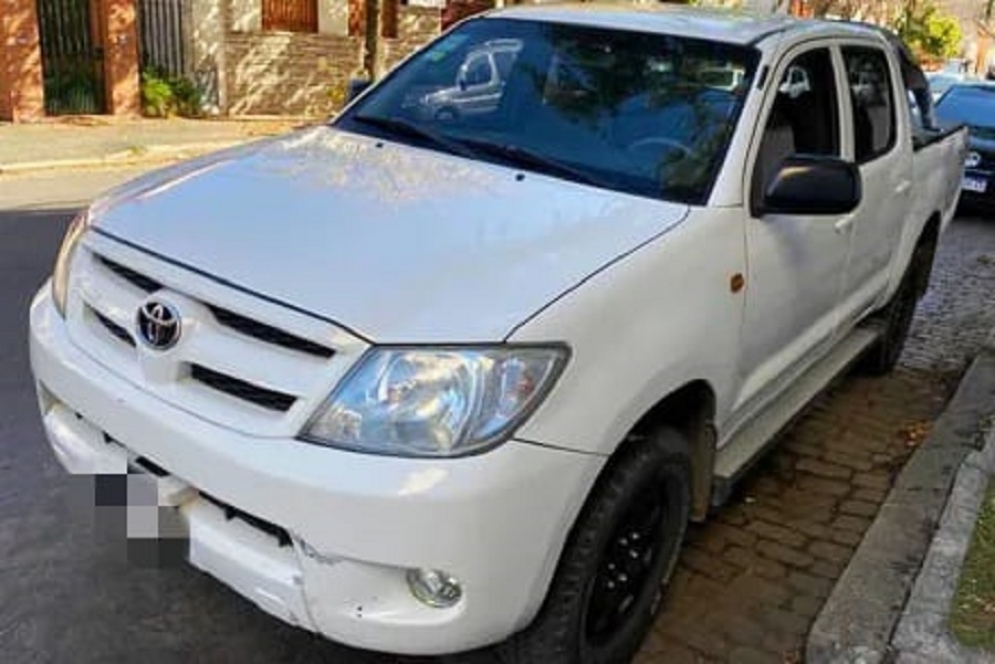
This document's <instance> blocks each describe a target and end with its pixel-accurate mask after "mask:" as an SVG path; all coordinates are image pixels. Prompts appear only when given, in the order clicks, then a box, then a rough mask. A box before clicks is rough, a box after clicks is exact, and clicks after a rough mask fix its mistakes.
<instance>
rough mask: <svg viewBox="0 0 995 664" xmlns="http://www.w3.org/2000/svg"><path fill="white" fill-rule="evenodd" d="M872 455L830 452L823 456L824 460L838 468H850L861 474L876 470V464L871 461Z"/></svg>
mask: <svg viewBox="0 0 995 664" xmlns="http://www.w3.org/2000/svg"><path fill="white" fill-rule="evenodd" d="M871 456H872V455H871V454H869V453H866V454H859V455H858V454H853V453H849V454H847V453H843V452H836V451H829V452H826V453H825V454H824V455H823V457H822V458H823V459H824V460H826V461H827V462H829V463H832V464H835V465H837V466H843V467H846V468H849V469H850V470H856V471H860V472H867V471H869V470H873V469H874V462H873V461H872V460H871Z"/></svg>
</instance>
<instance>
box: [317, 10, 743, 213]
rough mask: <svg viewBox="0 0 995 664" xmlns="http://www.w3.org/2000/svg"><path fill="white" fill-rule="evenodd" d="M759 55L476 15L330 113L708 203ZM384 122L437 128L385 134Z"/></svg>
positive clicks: (373, 128)
mask: <svg viewBox="0 0 995 664" xmlns="http://www.w3.org/2000/svg"><path fill="white" fill-rule="evenodd" d="M758 57H759V54H758V52H757V51H756V50H755V49H753V48H749V47H742V46H736V45H732V44H725V43H722V42H716V41H706V40H698V39H689V38H686V37H683V36H681V35H665V34H655V33H644V32H632V31H624V30H613V29H604V28H592V27H586V26H579V25H568V24H557V23H545V22H537V21H529V20H525V19H513V20H509V19H500V18H487V19H476V20H474V19H471V20H469V21H467V22H465V23H462V24H460V25H459V26H458V27H456V28H455V29H453V30H452V31H451V32H449V33H447V34H445V35H443V36H442V37H440V38H439V39H438V40H436V41H435V42H433V43H432V44H431V45H429V46H428V47H427V48H426V49H425V50H423V51H421V52H419V53H418V54H417V55H415V56H414V57H413V58H411V59H410V60H408V61H406V62H405V64H404V65H403V66H401V67H399V68H398V69H397V70H395V71H394V72H392V73H391V74H390V75H389V76H388V77H387V78H386V79H385V80H384V81H383V82H382V83H380V84H379V85H377V86H376V87H375V88H374V89H373V90H371V91H370V92H369V94H367V95H365V96H364V97H363V99H362V100H360V101H359V102H358V103H357V104H356V105H355V106H353V107H352V108H351V109H350V110H349V111H348V112H346V113H343V114H342V115H340V116H339V117H338V118H337V119H336V121H335V125H336V126H337V127H339V128H341V129H345V130H347V131H354V132H358V133H364V134H372V135H377V136H384V135H385V132H387V133H388V134H390V135H389V138H390V139H391V140H395V141H403V142H410V143H413V144H416V145H419V146H421V147H423V148H429V149H436V150H442V151H446V150H447V148H446V145H447V144H448V145H449V146H450V147H449V148H448V150H449V151H452V146H457V147H460V146H461V147H462V148H464V149H461V150H459V153H460V154H464V155H466V154H470V155H472V156H473V157H474V158H477V159H481V160H485V161H492V162H495V163H501V164H505V165H509V166H514V167H515V168H523V167H524V168H526V169H528V170H535V171H539V172H544V173H546V174H551V175H554V176H556V177H563V178H566V179H574V180H578V181H581V182H587V183H589V184H590V183H594V185H595V186H600V187H604V188H608V189H613V190H617V191H624V192H628V193H633V194H638V195H641V196H649V197H653V198H664V199H668V200H676V201H684V202H693V203H703V202H704V201H705V200H706V199H707V197H708V194H709V193H710V191H711V187H712V185H713V183H714V180H715V178H716V175H717V173H718V170H719V168H720V167H721V165H722V162H723V159H724V157H725V151H726V147H727V145H728V142H729V140H730V138H731V137H732V135H733V131H734V129H735V127H736V123H737V121H738V119H739V114H740V109H741V108H742V105H743V101H744V99H746V97H747V95H748V93H749V90H750V84H751V82H752V80H753V75H754V72H755V70H756V62H757V60H758ZM478 58H479V60H478ZM478 62H479V63H481V64H483V65H484V69H483V70H482V72H483V73H482V74H478V73H477V71H476V68H477V66H478ZM480 82H483V83H485V85H480V86H474V84H475V83H480ZM464 84H465V85H464ZM371 120H374V121H375V120H380V121H381V122H379V123H377V122H371ZM383 120H395V121H396V120H402V121H404V122H405V123H407V124H409V125H416V126H417V127H418V128H420V129H423V130H425V133H427V134H428V135H429V137H431V136H435V137H436V138H441V139H445V140H443V141H439V140H428V139H426V138H425V137H424V136H423V137H422V138H419V137H418V136H417V135H413V134H412V132H410V131H408V132H401V133H398V132H388V131H387V130H385V129H384V127H383V124H384V123H383ZM526 155H527V156H526Z"/></svg>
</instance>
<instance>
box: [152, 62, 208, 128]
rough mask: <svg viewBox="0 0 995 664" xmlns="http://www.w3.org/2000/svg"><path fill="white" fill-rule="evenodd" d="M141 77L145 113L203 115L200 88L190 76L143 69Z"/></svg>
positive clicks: (159, 115)
mask: <svg viewBox="0 0 995 664" xmlns="http://www.w3.org/2000/svg"><path fill="white" fill-rule="evenodd" d="M141 78H142V112H143V113H144V114H145V115H147V116H149V117H153V118H166V117H170V116H172V115H180V116H183V117H186V118H191V117H199V116H200V115H202V113H203V109H202V107H201V94H200V90H199V89H197V86H196V85H195V84H194V82H193V81H191V80H190V79H189V78H187V77H185V76H174V75H172V74H168V73H166V72H163V71H159V70H155V69H147V70H145V71H143V72H142V77H141Z"/></svg>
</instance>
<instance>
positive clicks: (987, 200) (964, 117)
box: [936, 83, 995, 210]
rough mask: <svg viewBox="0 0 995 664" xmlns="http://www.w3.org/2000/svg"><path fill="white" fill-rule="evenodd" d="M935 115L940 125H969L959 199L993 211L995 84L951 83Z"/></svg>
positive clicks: (994, 187) (994, 204) (994, 207)
mask: <svg viewBox="0 0 995 664" xmlns="http://www.w3.org/2000/svg"><path fill="white" fill-rule="evenodd" d="M936 116H937V118H938V119H939V121H940V123H941V124H944V125H955V124H965V125H967V127H968V132H969V138H968V147H969V151H968V153H967V157H966V159H965V161H964V179H963V181H962V185H961V188H962V190H963V191H962V193H961V201H962V202H964V203H967V204H969V205H970V204H974V205H978V206H981V207H986V208H989V209H993V210H995V83H972V84H958V85H954V86H952V87H951V88H950V89H949V90H947V93H946V94H945V95H943V97H942V98H941V99H940V101H939V103H938V104H937V105H936Z"/></svg>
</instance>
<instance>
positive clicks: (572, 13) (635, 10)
mask: <svg viewBox="0 0 995 664" xmlns="http://www.w3.org/2000/svg"><path fill="white" fill-rule="evenodd" d="M487 16H488V17H495V18H513V19H529V20H536V21H548V22H550V23H571V24H574V25H588V26H591V27H601V28H616V29H619V30H632V31H637V32H655V33H662V34H672V35H681V36H685V37H692V38H698V39H711V40H715V41H723V42H728V43H732V44H742V45H745V44H752V43H756V42H759V41H762V40H763V39H764V38H765V37H767V36H769V35H772V34H775V33H780V32H787V31H792V32H794V31H798V32H805V33H806V34H812V36H815V35H840V36H847V35H849V36H863V37H867V36H868V35H873V34H874V31H873V30H872V29H869V28H868V27H866V26H862V25H860V24H856V23H844V22H840V21H824V20H813V19H798V18H795V17H793V16H788V15H786V14H770V13H751V12H745V11H738V10H727V9H725V10H724V9H715V8H709V9H705V8H700V7H687V6H684V5H675V4H667V3H652V4H650V3H645V4H643V3H639V4H637V3H632V2H628V3H623V2H588V3H582V4H581V3H564V4H559V3H557V4H548V5H531V6H526V5H517V6H514V7H509V8H506V9H499V10H496V11H492V12H489V13H488V14H487Z"/></svg>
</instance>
